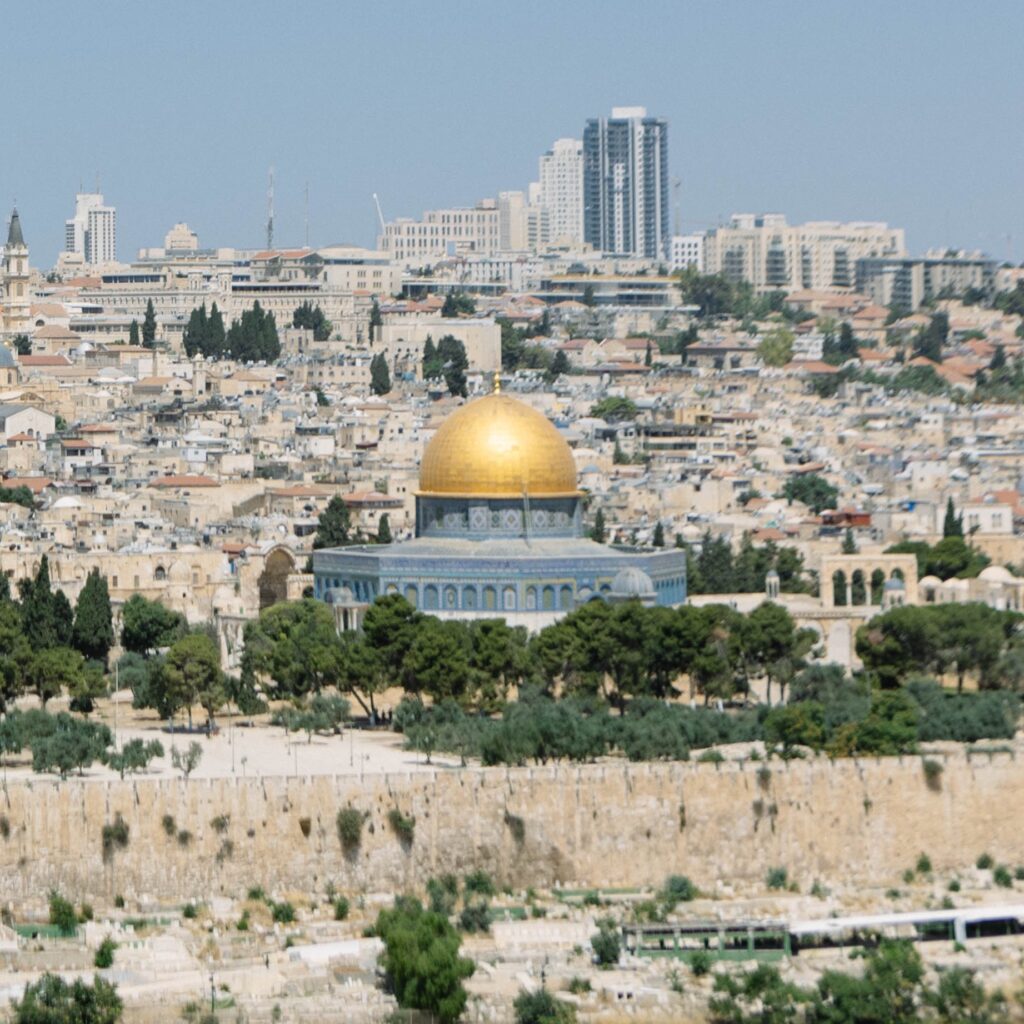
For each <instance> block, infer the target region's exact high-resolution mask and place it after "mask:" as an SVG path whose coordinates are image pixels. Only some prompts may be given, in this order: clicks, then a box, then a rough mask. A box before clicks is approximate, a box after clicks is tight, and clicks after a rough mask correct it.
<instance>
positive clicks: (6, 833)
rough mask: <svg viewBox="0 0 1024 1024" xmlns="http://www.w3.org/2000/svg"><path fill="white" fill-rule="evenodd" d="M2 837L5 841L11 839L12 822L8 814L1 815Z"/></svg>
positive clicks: (0, 829)
mask: <svg viewBox="0 0 1024 1024" xmlns="http://www.w3.org/2000/svg"><path fill="white" fill-rule="evenodd" d="M0 836H2V837H3V838H4V839H10V838H11V821H10V818H8V817H7V815H6V814H0Z"/></svg>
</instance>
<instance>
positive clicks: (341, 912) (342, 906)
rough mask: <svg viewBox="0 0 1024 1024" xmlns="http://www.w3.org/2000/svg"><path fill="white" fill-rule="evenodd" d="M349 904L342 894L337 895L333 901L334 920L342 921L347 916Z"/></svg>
mask: <svg viewBox="0 0 1024 1024" xmlns="http://www.w3.org/2000/svg"><path fill="white" fill-rule="evenodd" d="M348 912H349V905H348V900H347V899H345V897H344V896H339V897H338V898H337V899H336V900H335V901H334V920H335V921H344V920H346V919H347V918H348Z"/></svg>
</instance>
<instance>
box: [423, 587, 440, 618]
mask: <svg viewBox="0 0 1024 1024" xmlns="http://www.w3.org/2000/svg"><path fill="white" fill-rule="evenodd" d="M423 607H424V608H426V610H427V611H428V612H430V611H437V587H435V586H434V585H433V583H428V584H427V585H426V586H425V587H424V588H423Z"/></svg>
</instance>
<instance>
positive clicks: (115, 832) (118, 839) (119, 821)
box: [103, 814, 128, 863]
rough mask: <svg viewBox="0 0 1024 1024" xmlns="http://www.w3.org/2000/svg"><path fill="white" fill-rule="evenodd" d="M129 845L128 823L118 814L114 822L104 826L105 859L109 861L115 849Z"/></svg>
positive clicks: (106, 861)
mask: <svg viewBox="0 0 1024 1024" xmlns="http://www.w3.org/2000/svg"><path fill="white" fill-rule="evenodd" d="M127 845H128V825H127V823H126V822H125V820H124V818H122V817H121V815H120V814H118V815H117V816H116V817H115V818H114V820H113V822H112V823H109V824H106V825H104V826H103V860H104V863H109V862H110V858H111V857H113V856H114V850H123V849H124V848H125V847H126V846H127Z"/></svg>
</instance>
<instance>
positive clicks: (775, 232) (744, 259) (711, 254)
mask: <svg viewBox="0 0 1024 1024" xmlns="http://www.w3.org/2000/svg"><path fill="white" fill-rule="evenodd" d="M905 255H906V241H905V238H904V232H903V229H902V228H890V227H889V225H888V224H885V223H881V222H877V221H852V222H849V223H845V224H844V223H839V222H838V221H810V222H808V223H807V224H799V225H790V224H787V223H786V218H785V216H784V215H783V214H781V213H765V214H752V213H741V214H734V215H733V217H732V219H731V221H730V223H729V225H728V226H727V227H720V228H715V229H712V230H711V231H709V232H708V234H707V237H706V240H705V243H704V269H705V272H706V273H709V274H724V275H725V276H726V277H727V278H728V279H729V280H730V281H749V282H750V283H751V284H752V285H753V286H754V288H755V290H757V291H760V292H765V291H776V290H782V291H799V290H801V289H812V290H814V291H828V290H831V289H838V290H848V289H852V288H853V287H854V285H855V283H856V265H857V261H858V260H861V259H867V258H871V257H893V256H905Z"/></svg>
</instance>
